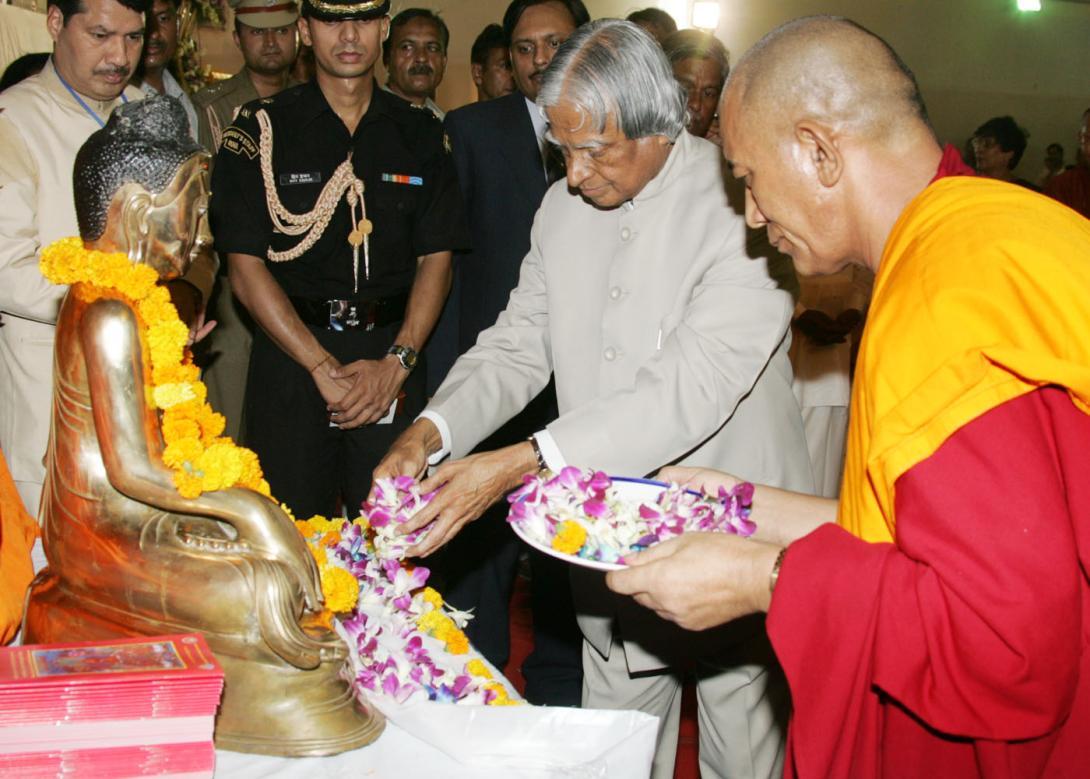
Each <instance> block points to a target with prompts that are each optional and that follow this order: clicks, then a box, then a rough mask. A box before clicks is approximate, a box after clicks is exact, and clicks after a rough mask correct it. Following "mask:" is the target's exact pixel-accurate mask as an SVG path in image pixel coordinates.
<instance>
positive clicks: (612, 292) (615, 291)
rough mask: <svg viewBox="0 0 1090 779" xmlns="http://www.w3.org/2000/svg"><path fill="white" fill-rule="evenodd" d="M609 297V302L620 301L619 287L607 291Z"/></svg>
mask: <svg viewBox="0 0 1090 779" xmlns="http://www.w3.org/2000/svg"><path fill="white" fill-rule="evenodd" d="M609 297H610V299H611V300H620V298H621V288H620V287H614V288H613V289H611V290H610V291H609Z"/></svg>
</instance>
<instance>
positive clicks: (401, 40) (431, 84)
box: [382, 8, 450, 119]
mask: <svg viewBox="0 0 1090 779" xmlns="http://www.w3.org/2000/svg"><path fill="white" fill-rule="evenodd" d="M448 43H450V31H449V30H448V29H447V24H446V22H444V21H443V20H442V19H441V18H439V14H437V13H435V12H434V11H429V10H428V9H427V8H406V9H405V10H404V11H402V12H401V13H399V14H398V15H397V16H395V17H394V18H393V20H392V21H391V22H390V37H388V38H387V39H386V40H385V41H383V42H382V64H383V66H384V67H385V68H386V89H387V90H389V91H390V92H393V93H394V94H395V95H397V96H398V97H400V98H401V99H403V100H408V101H409V103H410V104H412V105H414V106H416V107H417V108H427V109H428V110H429V111H431V112H432V113H433V114H435V116H436V117H437V118H438V119H442V118H443V116H444V115H445V112H444V111H443V109H441V108H440V107H439V106H438V105H436V103H435V90H437V89H438V88H439V83H440V82H441V81H442V80H443V73H444V72H445V71H446V69H447V44H448Z"/></svg>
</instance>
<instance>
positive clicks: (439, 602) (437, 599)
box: [420, 587, 443, 609]
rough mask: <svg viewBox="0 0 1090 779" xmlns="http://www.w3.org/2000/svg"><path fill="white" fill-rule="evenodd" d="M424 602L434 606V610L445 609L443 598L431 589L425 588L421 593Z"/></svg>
mask: <svg viewBox="0 0 1090 779" xmlns="http://www.w3.org/2000/svg"><path fill="white" fill-rule="evenodd" d="M420 594H421V595H422V596H423V598H424V600H425V601H426V602H428V603H430V604H431V605H432V608H436V609H441V608H443V596H442V595H440V594H439V593H438V592H437V591H436V590H434V589H432V588H431V587H425V588H424V589H423V591H422V592H421V593H420Z"/></svg>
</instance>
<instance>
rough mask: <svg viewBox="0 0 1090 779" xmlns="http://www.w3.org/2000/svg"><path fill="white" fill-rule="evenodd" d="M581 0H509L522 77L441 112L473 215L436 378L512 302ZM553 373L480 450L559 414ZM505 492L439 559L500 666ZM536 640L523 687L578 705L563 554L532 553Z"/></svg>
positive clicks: (557, 165) (576, 652)
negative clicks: (557, 76) (560, 67)
mask: <svg viewBox="0 0 1090 779" xmlns="http://www.w3.org/2000/svg"><path fill="white" fill-rule="evenodd" d="M589 19H590V15H589V14H588V13H587V10H586V8H585V7H584V5H583V3H582V2H581V0H514V2H512V3H511V4H510V5H509V6H508V8H507V11H506V13H505V14H504V18H503V29H504V33H505V35H506V38H507V42H508V46H509V48H510V52H511V65H512V69H513V71H514V76H515V84H516V86H517V87H518V89H517V91H516V92H513V93H511V94H509V95H506V96H504V97H499V98H496V99H494V100H488V101H484V102H478V103H473V104H471V105H467V106H465V107H463V108H459V109H457V110H455V111H451V112H450V113H449V114H448V115H447V118H446V130H447V134H448V136H449V137H450V141H451V146H452V149H453V156H454V162H455V166H456V167H457V170H458V179H459V184H460V186H461V188H462V193H463V197H464V200H465V203H466V208H467V212H468V215H469V222H470V230H471V234H472V239H473V250H472V251H471V252H467V253H464V254H459V255H457V257H456V260H455V281H454V287H453V288H452V291H451V295H450V298H449V300H448V303H447V310H446V311H445V312H444V314H443V319H442V320H441V321H440V324H439V326H438V327H437V330H436V335H435V338H434V339H433V343H432V347H431V349H430V350H429V352H428V360H429V363H431V362H434V363H435V367H434V369H433V370H432V371H431V372H430V373H429V377H428V378H429V382H428V383H429V387H430V389H432V390H434V389H435V388H436V387H437V386H438V385H439V383H440V382H441V381H442V379H443V377H444V376H445V375H446V372H447V370H448V369H449V368H450V366H451V365H452V364H453V362H454V360H455V359H456V358H457V357H458V355H460V354H462V353H463V352H465V351H466V350H467V349H469V348H470V347H471V346H473V344H474V343H476V341H477V335H478V334H479V333H480V332H481V331H482V330H485V329H486V328H488V327H490V326H491V325H492V324H493V323H494V322H495V321H496V316H497V315H498V314H499V313H500V312H501V311H502V310H503V309H504V307H505V306H506V305H507V298H508V295H509V294H510V292H511V290H512V289H514V287H515V286H516V284H517V283H518V277H519V267H520V266H521V264H522V259H523V257H525V256H526V253H527V251H528V250H529V248H530V228H531V226H532V225H533V220H534V214H535V213H536V212H537V209H538V206H539V205H540V204H541V200H542V198H543V197H544V195H545V190H546V189H547V188H548V186H549V184H551V183H552V182H553V181H556V180H557V179H559V178H561V177H563V165H562V163H561V162H560V161H559V159H558V158H557V157H556V156H555V155H554V154H552V153H550V151H549V146H548V144H547V143H546V142H545V139H544V134H545V119H544V117H543V116H542V115H541V113H540V112H539V111H538V109H537V106H536V105H535V104H534V100H535V98H536V97H537V90H538V87H539V85H540V83H541V74H542V72H544V70H545V68H546V67H548V65H549V62H551V61H552V58H553V54H554V53H555V52H556V50H557V48H558V47H559V46H560V44H561V43H563V41H564V40H565V39H566V38H567V37H568V35H570V34H571V33H572V32H573V31H574V30H575V28H576V27H578V26H579V25H581V24H583V23H585V22H587V21H589ZM555 404H556V401H555V396H554V393H553V390H552V387H551V385H550V387H549V388H547V389H546V390H545V391H544V392H542V394H541V395H539V396H538V397H537V398H536V399H535V400H534V401H533V402H531V404H530V405H529V407H528V408H527V409H526V411H524V412H523V413H522V414H520V415H519V416H518V417H516V418H515V419H512V420H511V421H510V422H508V423H507V424H506V425H504V426H503V427H502V428H501V429H500V430H498V431H497V432H496V433H494V434H493V435H492V436H491V437H490V438H489V439H488V440H486V441H484V442H482V443H481V445H480V448H481V450H482V451H483V450H491V449H495V448H497V447H500V446H506V445H508V444H512V443H515V442H517V441H522V440H525V439H526V437H527V436H529V435H530V434H531V433H533V432H535V431H536V430H540V429H541V428H542V427H543V425H544V423H545V422H548V421H550V420H551V419H553V418H554V417H555V416H556V408H555ZM506 513H507V505H506V503H500V504H497V505H496V506H493V507H492V509H490V510H489V512H488V513H486V514H485V515H484V516H483V517H482V518H481V520H480V521H478V522H475V523H473V524H472V525H471V526H470V527H468V528H466V531H464V532H463V533H461V534H460V535H459V536H458V538H457V539H456V540H455V541H454V542H452V543H451V544H450V545H449V547H448V549H447V550H445V552H444V555H443V559H442V561H441V562H440V564H439V566H438V568H439V571H440V572H441V574H442V575H443V577H444V578H445V580H446V583H445V589H444V591H443V592H444V595H445V596H446V597H447V599H448V600H449V601H450V603H451V604H452V605H454V606H455V607H457V608H460V609H469V608H473V609H474V615H475V616H474V619H473V621H472V622H470V624H469V627H468V629H467V632H468V634H469V637H470V639H471V640H472V641H473V644H474V646H476V647H477V648H478V649H480V651H481V652H482V653H483V654H484V655H485V656H486V657H487V658H488V659H489V660H490V661H491V662H492V663H493V664H495V665H496V666H498V667H500V668H502V667H503V666H504V665H505V664H506V662H507V658H508V654H509V650H510V641H509V633H508V603H509V601H510V598H511V591H512V586H513V583H514V575H515V567H516V563H517V559H518V555H519V552H520V551H521V549H522V548H523V547H522V546H521V544H520V543H519V542H518V541H517V539H516V538H515V537H514V535H513V534H512V533H511V531H510V530H509V529H508V528H507V527H506V523H505V522H504V519H505V517H506ZM531 568H532V600H533V611H534V650H533V652H532V653H531V655H530V657H528V658H527V660H526V663H525V664H524V665H523V668H522V673H523V676H524V677H525V678H526V697H527V699H528V700H529V701H530V702H532V703H536V704H546V705H569V706H578V705H579V701H580V697H581V694H582V661H581V655H580V652H581V636H580V633H579V630H578V628H577V626H576V623H575V615H574V610H573V608H572V604H571V588H570V585H569V581H568V571H567V568H566V566H565V564H563V563H559V562H557V561H555V560H553V559H552V558H549V557H545V556H544V555H540V554H538V553H532V554H531Z"/></svg>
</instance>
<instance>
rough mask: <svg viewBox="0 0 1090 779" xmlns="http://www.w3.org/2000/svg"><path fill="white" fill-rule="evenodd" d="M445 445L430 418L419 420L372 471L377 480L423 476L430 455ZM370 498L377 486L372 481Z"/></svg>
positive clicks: (407, 429)
mask: <svg viewBox="0 0 1090 779" xmlns="http://www.w3.org/2000/svg"><path fill="white" fill-rule="evenodd" d="M442 446H443V442H442V439H441V438H440V436H439V430H438V429H437V428H436V427H435V423H434V422H432V421H431V420H430V419H418V420H416V421H415V422H413V423H412V424H411V425H409V427H408V428H406V430H405V432H403V433H402V434H401V435H399V436H398V437H397V440H396V441H394V443H393V445H392V446H391V447H390V449H389V451H388V452H386V455H385V456H384V457H383V458H382V460H381V462H379V464H378V466H376V468H375V470H374V471H373V472H372V477H373V479H374V481H376V482H377V481H378V480H379V479H394V478H396V477H398V476H411V477H412V478H414V479H419V478H421V477H422V476H423V475H424V471H425V470H426V469H427V467H428V456H429V455H430V454H431V453H432V452H437V451H439V450H440V449H441V448H442ZM367 499H368V500H369V501H373V500H374V499H375V485H374V482H372V484H371V492H370V494H369V495H368V496H367Z"/></svg>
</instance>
